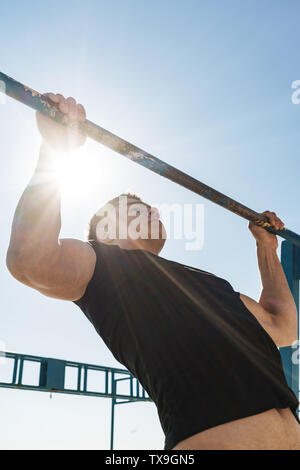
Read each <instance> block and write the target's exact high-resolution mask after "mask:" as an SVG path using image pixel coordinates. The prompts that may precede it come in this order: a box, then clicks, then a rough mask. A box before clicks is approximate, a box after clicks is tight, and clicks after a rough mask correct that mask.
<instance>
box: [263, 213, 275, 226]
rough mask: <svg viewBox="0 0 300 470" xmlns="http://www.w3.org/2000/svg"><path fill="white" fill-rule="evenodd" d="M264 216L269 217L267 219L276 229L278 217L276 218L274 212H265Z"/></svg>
mask: <svg viewBox="0 0 300 470" xmlns="http://www.w3.org/2000/svg"><path fill="white" fill-rule="evenodd" d="M263 215H265V216H266V217H267V219H268V220H269V223H270V224H271V225H272V226H273V227H274V228H276V216H275V213H274V212H271V211H264V212H263Z"/></svg>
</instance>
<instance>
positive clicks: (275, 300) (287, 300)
mask: <svg viewBox="0 0 300 470" xmlns="http://www.w3.org/2000/svg"><path fill="white" fill-rule="evenodd" d="M257 258H258V266H259V270H260V275H261V281H262V286H263V288H262V292H261V296H260V300H259V303H260V304H261V305H262V306H263V307H264V308H265V309H266V310H267V311H268V312H270V313H272V314H274V315H285V316H286V315H293V316H294V315H295V316H297V310H296V305H295V302H294V299H293V296H292V293H291V290H290V288H289V285H288V282H287V280H286V277H285V274H284V271H283V268H282V266H281V263H280V261H279V258H278V256H277V252H276V249H275V248H273V247H270V246H268V244H259V243H258V244H257Z"/></svg>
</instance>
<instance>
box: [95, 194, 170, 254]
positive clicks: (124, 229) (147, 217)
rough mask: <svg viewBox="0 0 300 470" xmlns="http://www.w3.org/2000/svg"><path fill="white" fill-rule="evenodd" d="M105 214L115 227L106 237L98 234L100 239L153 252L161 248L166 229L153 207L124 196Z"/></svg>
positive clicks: (156, 252)
mask: <svg viewBox="0 0 300 470" xmlns="http://www.w3.org/2000/svg"><path fill="white" fill-rule="evenodd" d="M107 214H108V220H109V221H110V223H111V226H110V228H112V227H115V233H114V234H113V236H112V235H110V237H106V239H105V238H104V237H103V236H100V237H99V238H100V239H101V241H103V242H106V243H115V244H117V245H119V246H120V247H122V245H126V242H127V244H128V243H129V247H130V248H131V249H141V250H148V251H151V252H152V253H155V254H158V253H159V252H160V251H161V249H162V248H163V246H164V244H165V240H166V231H165V228H164V225H163V223H162V222H161V220H160V214H159V212H158V210H157V209H156V208H155V207H152V206H150V205H149V204H146V203H145V202H142V201H139V200H137V199H134V198H129V197H124V198H121V199H120V202H119V204H118V205H117V206H115V207H113V208H112V207H110V208H109V210H108V211H107ZM123 240H125V241H126V242H125V243H124V242H123Z"/></svg>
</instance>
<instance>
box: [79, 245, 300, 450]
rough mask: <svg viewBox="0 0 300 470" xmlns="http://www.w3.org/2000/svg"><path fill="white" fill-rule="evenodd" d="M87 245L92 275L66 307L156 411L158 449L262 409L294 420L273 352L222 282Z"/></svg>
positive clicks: (147, 257)
mask: <svg viewBox="0 0 300 470" xmlns="http://www.w3.org/2000/svg"><path fill="white" fill-rule="evenodd" d="M89 243H90V245H91V246H92V247H93V249H94V250H95V252H96V255H97V262H96V266H95V271H94V274H93V277H92V279H91V280H90V282H89V284H88V286H87V289H86V291H85V293H84V295H83V297H82V298H81V299H80V300H78V301H75V303H76V304H77V305H78V306H79V307H80V308H81V310H82V311H83V312H84V314H85V315H86V316H87V318H88V319H89V320H90V321H91V323H92V324H93V325H94V327H95V329H96V331H97V332H98V333H99V335H100V336H101V338H102V339H103V341H104V342H105V344H106V345H107V346H108V348H109V349H110V351H111V352H112V354H113V355H114V357H115V358H116V359H117V360H118V361H119V362H120V363H121V364H123V365H124V366H125V367H126V368H127V369H128V370H129V371H130V372H131V373H132V374H133V375H134V376H135V377H136V378H137V379H138V380H139V381H140V383H141V384H142V386H143V387H144V389H145V390H146V392H147V393H148V394H149V396H150V398H151V399H152V400H153V402H154V403H155V404H156V407H157V411H158V415H159V419H160V422H161V426H162V428H163V431H164V433H165V446H164V449H165V450H167V449H172V448H173V447H174V446H175V445H176V444H177V443H178V442H180V441H181V440H183V439H186V438H188V437H190V436H192V435H193V434H196V433H198V432H200V431H204V430H206V429H209V428H212V427H214V426H218V425H220V424H224V423H227V422H230V421H233V420H236V419H240V418H245V417H247V416H251V415H255V414H258V413H262V412H264V411H267V410H269V409H272V408H291V410H292V412H293V413H294V415H295V418H296V419H298V418H297V414H296V410H297V407H298V400H297V398H296V396H295V395H294V393H293V392H292V390H291V389H290V388H289V387H288V385H287V382H286V379H285V375H284V372H283V368H282V362H281V356H280V353H279V350H278V348H277V347H276V345H275V343H274V342H273V340H272V339H271V337H270V336H269V335H268V333H267V332H266V331H265V330H264V328H263V327H262V326H261V325H260V323H259V322H258V321H257V320H256V318H255V317H254V316H253V315H252V313H251V312H250V311H249V310H248V309H247V308H246V307H245V305H244V304H243V302H242V301H241V300H240V297H239V293H238V292H235V291H234V290H233V288H232V286H231V285H230V284H229V282H227V281H225V280H224V279H221V278H220V277H218V276H215V275H214V274H211V273H208V272H205V271H201V270H200V269H196V268H192V267H189V266H185V265H182V264H179V263H176V262H173V261H168V260H166V259H164V258H161V257H159V256H156V255H153V254H151V253H149V252H147V251H143V250H122V249H120V248H119V247H118V246H108V245H105V244H103V243H98V242H95V241H94V240H90V241H89ZM298 422H299V421H298Z"/></svg>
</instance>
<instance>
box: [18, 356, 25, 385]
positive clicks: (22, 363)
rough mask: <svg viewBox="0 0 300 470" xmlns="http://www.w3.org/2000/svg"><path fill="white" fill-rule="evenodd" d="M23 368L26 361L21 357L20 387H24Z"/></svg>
mask: <svg viewBox="0 0 300 470" xmlns="http://www.w3.org/2000/svg"><path fill="white" fill-rule="evenodd" d="M23 367H24V359H23V357H21V359H20V366H19V378H18V385H22V379H23Z"/></svg>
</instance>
